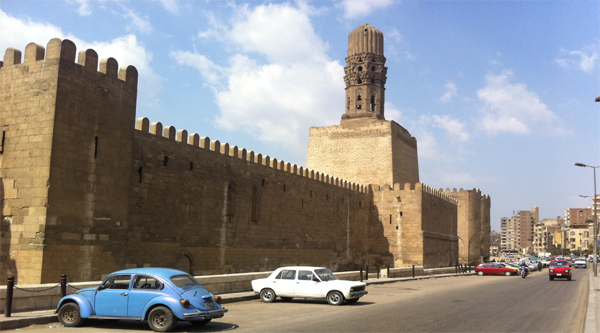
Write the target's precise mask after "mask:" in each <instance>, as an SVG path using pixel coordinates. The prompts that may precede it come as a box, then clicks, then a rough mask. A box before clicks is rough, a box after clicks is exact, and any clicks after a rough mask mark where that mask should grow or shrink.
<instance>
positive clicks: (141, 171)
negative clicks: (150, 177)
mask: <svg viewBox="0 0 600 333" xmlns="http://www.w3.org/2000/svg"><path fill="white" fill-rule="evenodd" d="M143 174H144V168H142V167H140V168H139V169H138V175H139V179H140V183H141V182H142V180H143V179H142V175H143Z"/></svg>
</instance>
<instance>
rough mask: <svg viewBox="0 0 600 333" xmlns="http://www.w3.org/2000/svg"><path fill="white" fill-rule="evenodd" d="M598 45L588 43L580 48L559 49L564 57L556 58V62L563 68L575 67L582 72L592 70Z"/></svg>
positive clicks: (596, 58)
mask: <svg viewBox="0 0 600 333" xmlns="http://www.w3.org/2000/svg"><path fill="white" fill-rule="evenodd" d="M599 50H600V45H598V44H595V45H590V46H586V47H584V48H582V49H581V50H574V51H569V50H565V49H561V50H560V51H561V53H563V54H564V55H565V56H566V57H565V58H558V59H556V62H557V63H558V64H559V65H560V66H561V67H563V68H566V69H570V68H577V69H579V70H581V71H584V72H588V73H589V72H592V71H593V70H594V69H595V68H596V63H597V62H598V53H599Z"/></svg>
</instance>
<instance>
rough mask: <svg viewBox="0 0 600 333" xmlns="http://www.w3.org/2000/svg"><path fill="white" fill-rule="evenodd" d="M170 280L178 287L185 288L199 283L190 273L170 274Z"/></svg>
mask: <svg viewBox="0 0 600 333" xmlns="http://www.w3.org/2000/svg"><path fill="white" fill-rule="evenodd" d="M170 280H171V282H173V284H174V285H175V286H177V287H179V288H187V287H190V286H196V285H198V286H199V285H200V283H198V282H196V280H194V278H193V277H192V276H191V275H175V276H171V279H170Z"/></svg>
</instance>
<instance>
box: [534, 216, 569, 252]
mask: <svg viewBox="0 0 600 333" xmlns="http://www.w3.org/2000/svg"><path fill="white" fill-rule="evenodd" d="M563 225H564V219H563V218H562V217H560V216H558V217H557V218H555V219H543V220H541V221H540V222H539V223H537V224H536V225H535V232H534V237H533V251H534V253H539V252H548V251H549V250H550V248H552V247H553V246H554V233H555V231H556V230H557V229H558V230H560V228H561V227H562V226H563Z"/></svg>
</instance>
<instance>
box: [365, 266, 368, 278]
mask: <svg viewBox="0 0 600 333" xmlns="http://www.w3.org/2000/svg"><path fill="white" fill-rule="evenodd" d="M366 280H369V265H367V268H366V269H365V281H366Z"/></svg>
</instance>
